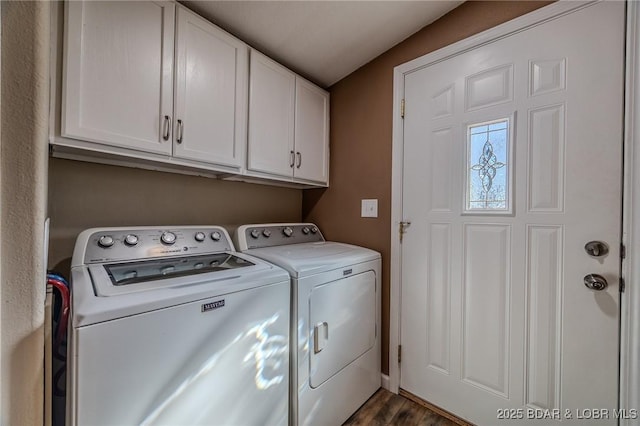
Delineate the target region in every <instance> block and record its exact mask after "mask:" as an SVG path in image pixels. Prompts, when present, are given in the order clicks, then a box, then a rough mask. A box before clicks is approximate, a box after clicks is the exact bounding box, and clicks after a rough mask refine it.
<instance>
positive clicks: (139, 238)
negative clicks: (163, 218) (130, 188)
mask: <svg viewBox="0 0 640 426" xmlns="http://www.w3.org/2000/svg"><path fill="white" fill-rule="evenodd" d="M71 286H72V315H71V318H72V320H71V329H70V333H69V343H68V358H67V359H68V372H67V389H68V393H67V416H66V423H67V425H74V426H75V425H89V424H90V425H116V424H117V425H149V424H154V425H156V424H162V425H177V424H183V425H187V424H188V425H205V424H206V425H212V424H228V425H265V424H272V425H287V424H288V411H289V407H288V400H287V397H288V392H289V380H288V378H289V363H288V361H289V359H288V358H289V355H288V352H289V347H288V345H289V327H290V325H289V300H290V294H289V287H290V286H289V274H287V273H286V271H284V270H282V269H280V268H278V267H275V266H273V265H271V264H269V263H267V262H264V261H262V260H260V259H256V258H253V257H251V256H248V255H246V254H241V253H236V252H235V251H234V247H233V244H232V242H231V239H230V238H229V235H228V234H227V232H226V231H225V230H224V229H223V228H221V227H215V226H206V227H205V226H199V227H193V226H190V227H136V228H103V229H89V230H86V231H84V232H82V233H81V234H80V235H79V237H78V239H77V242H76V246H75V251H74V255H73V259H72V268H71Z"/></svg>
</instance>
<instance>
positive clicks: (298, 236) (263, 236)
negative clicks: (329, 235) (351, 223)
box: [236, 223, 325, 250]
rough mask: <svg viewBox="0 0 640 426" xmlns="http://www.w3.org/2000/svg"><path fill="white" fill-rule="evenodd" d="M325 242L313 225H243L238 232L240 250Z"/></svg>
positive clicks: (237, 238)
mask: <svg viewBox="0 0 640 426" xmlns="http://www.w3.org/2000/svg"><path fill="white" fill-rule="evenodd" d="M321 241H325V239H324V237H323V236H322V233H321V232H320V230H319V229H318V227H317V226H316V225H314V224H313V223H276V224H253V225H243V226H241V227H239V228H238V230H237V231H236V242H237V245H238V250H247V249H254V248H263V247H273V246H282V245H285V244H300V243H315V242H321Z"/></svg>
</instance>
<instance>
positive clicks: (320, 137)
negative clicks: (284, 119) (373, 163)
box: [294, 77, 329, 183]
mask: <svg viewBox="0 0 640 426" xmlns="http://www.w3.org/2000/svg"><path fill="white" fill-rule="evenodd" d="M295 147H296V165H295V170H294V176H295V177H296V178H299V179H306V180H313V181H317V182H325V183H326V182H328V180H329V93H327V92H325V91H324V90H322V89H320V88H319V87H317V86H315V85H313V84H311V83H309V82H308V81H306V80H304V79H302V78H300V77H296V124H295Z"/></svg>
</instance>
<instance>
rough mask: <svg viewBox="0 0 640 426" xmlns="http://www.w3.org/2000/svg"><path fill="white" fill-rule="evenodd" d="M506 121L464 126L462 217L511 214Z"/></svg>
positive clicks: (509, 164)
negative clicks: (464, 160) (463, 212)
mask: <svg viewBox="0 0 640 426" xmlns="http://www.w3.org/2000/svg"><path fill="white" fill-rule="evenodd" d="M510 121H511V119H510V118H503V119H500V120H493V121H487V122H484V123H476V124H470V125H468V126H467V149H466V168H465V170H466V180H465V183H466V185H465V186H466V188H465V194H466V202H465V209H464V210H465V213H503V214H504V213H506V214H510V213H511V182H510V181H511V178H510V176H511V139H512V138H511V129H510Z"/></svg>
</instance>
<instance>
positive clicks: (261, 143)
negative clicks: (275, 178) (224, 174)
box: [247, 50, 296, 176]
mask: <svg viewBox="0 0 640 426" xmlns="http://www.w3.org/2000/svg"><path fill="white" fill-rule="evenodd" d="M295 90H296V75H295V74H294V73H292V72H291V71H289V70H288V69H286V68H285V67H283V66H282V65H280V64H278V63H276V62H274V61H272V60H271V59H269V58H267V57H266V56H264V55H263V54H261V53H259V52H257V51H255V50H252V51H251V71H250V77H249V149H248V162H247V168H248V169H249V170H253V171H257V172H263V173H270V174H275V175H279V176H292V173H293V163H294V161H295V158H294V155H295V151H294V147H293V137H294V128H293V126H294V109H295Z"/></svg>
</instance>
